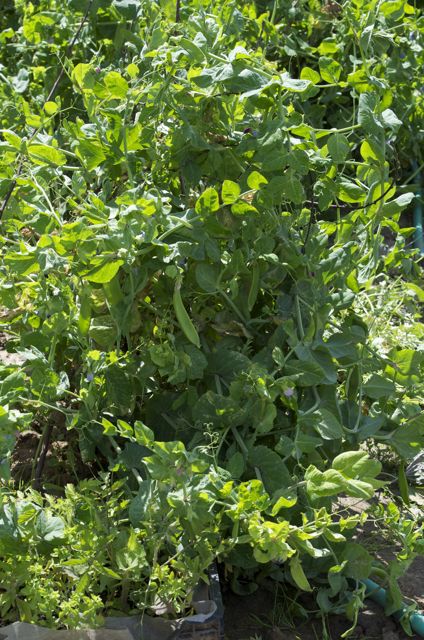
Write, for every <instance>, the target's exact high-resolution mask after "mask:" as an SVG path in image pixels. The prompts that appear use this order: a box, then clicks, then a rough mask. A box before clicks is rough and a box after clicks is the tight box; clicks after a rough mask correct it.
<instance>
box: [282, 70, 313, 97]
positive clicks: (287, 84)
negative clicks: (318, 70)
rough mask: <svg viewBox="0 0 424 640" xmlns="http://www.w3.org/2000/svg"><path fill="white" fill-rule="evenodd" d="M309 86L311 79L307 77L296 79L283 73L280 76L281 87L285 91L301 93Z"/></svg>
mask: <svg viewBox="0 0 424 640" xmlns="http://www.w3.org/2000/svg"><path fill="white" fill-rule="evenodd" d="M310 86H311V81H310V80H309V79H302V80H297V79H295V78H290V76H289V75H288V74H287V73H285V74H283V75H282V76H281V87H282V88H283V89H285V90H286V91H291V92H293V93H303V92H304V91H306V90H307V89H309V87H310Z"/></svg>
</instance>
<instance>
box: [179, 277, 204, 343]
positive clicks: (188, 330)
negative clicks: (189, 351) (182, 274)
mask: <svg viewBox="0 0 424 640" xmlns="http://www.w3.org/2000/svg"><path fill="white" fill-rule="evenodd" d="M181 283H182V279H181V278H177V279H176V281H175V288H174V296H173V303H174V309H175V315H176V316H177V320H178V323H179V325H180V327H181V330H182V332H183V333H184V335H185V337H186V338H187V340H190V342H191V343H192V344H194V345H196V347H197V348H198V349H200V338H199V334H198V333H197V331H196V327H195V326H194V324H193V323H192V321H191V319H190V316H189V315H188V313H187V311H186V308H185V307H184V304H183V300H182V298H181Z"/></svg>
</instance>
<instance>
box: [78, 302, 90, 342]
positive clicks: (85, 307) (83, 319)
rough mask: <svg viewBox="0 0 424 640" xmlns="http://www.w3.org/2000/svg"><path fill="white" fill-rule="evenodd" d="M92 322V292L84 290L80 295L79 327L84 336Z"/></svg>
mask: <svg viewBox="0 0 424 640" xmlns="http://www.w3.org/2000/svg"><path fill="white" fill-rule="evenodd" d="M90 323H91V304H90V294H89V293H87V292H84V293H83V294H82V295H81V296H80V312H79V316H78V329H79V330H80V332H81V334H82V335H83V336H86V335H87V333H88V331H89V329H90Z"/></svg>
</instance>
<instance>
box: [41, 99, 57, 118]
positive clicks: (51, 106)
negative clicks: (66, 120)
mask: <svg viewBox="0 0 424 640" xmlns="http://www.w3.org/2000/svg"><path fill="white" fill-rule="evenodd" d="M43 108H44V111H45V112H46V113H47V115H48V116H54V114H55V113H57V112H58V111H59V107H58V106H57V104H56V102H51V101H49V102H45V103H44V107H43Z"/></svg>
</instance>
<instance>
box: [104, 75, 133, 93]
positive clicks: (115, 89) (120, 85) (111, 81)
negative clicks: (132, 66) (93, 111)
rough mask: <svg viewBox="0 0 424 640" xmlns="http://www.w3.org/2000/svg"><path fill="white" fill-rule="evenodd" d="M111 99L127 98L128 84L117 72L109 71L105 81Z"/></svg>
mask: <svg viewBox="0 0 424 640" xmlns="http://www.w3.org/2000/svg"><path fill="white" fill-rule="evenodd" d="M103 81H104V83H105V86H106V88H107V90H108V93H109V97H111V98H118V99H119V98H125V97H126V95H127V93H128V89H129V87H128V82H127V81H126V80H125V78H123V77H122V76H121V74H120V73H118V72H117V71H109V73H107V74H106V75H105V77H104V79H103Z"/></svg>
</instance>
